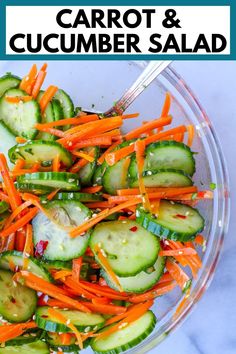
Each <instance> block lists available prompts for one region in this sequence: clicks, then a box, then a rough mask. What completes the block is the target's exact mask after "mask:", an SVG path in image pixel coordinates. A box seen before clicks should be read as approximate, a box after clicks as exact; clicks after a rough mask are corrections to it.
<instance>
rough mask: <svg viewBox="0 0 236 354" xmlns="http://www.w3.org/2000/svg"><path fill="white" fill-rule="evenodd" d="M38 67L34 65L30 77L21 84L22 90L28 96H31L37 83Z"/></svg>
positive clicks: (26, 77) (27, 76) (25, 78)
mask: <svg viewBox="0 0 236 354" xmlns="http://www.w3.org/2000/svg"><path fill="white" fill-rule="evenodd" d="M37 71H38V70H37V66H36V64H33V65H32V67H31V69H30V72H29V74H28V75H26V76H25V77H24V78H23V79H22V80H21V83H20V89H21V90H23V91H25V92H26V93H28V95H31V92H32V87H33V85H34V83H35V79H36V75H37Z"/></svg>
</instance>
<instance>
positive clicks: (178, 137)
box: [173, 133, 184, 143]
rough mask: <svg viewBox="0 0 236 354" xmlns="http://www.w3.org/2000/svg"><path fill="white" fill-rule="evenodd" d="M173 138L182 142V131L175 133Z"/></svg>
mask: <svg viewBox="0 0 236 354" xmlns="http://www.w3.org/2000/svg"><path fill="white" fill-rule="evenodd" d="M173 140H175V141H178V142H181V143H182V142H183V140H184V133H179V134H175V135H174V136H173Z"/></svg>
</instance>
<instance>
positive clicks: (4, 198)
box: [0, 191, 9, 203]
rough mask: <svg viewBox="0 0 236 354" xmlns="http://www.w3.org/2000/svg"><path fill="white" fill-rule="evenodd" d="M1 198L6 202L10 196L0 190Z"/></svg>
mask: <svg viewBox="0 0 236 354" xmlns="http://www.w3.org/2000/svg"><path fill="white" fill-rule="evenodd" d="M0 200H4V202H7V203H9V197H8V196H7V195H6V194H5V193H4V192H2V191H0Z"/></svg>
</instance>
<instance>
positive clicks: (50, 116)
mask: <svg viewBox="0 0 236 354" xmlns="http://www.w3.org/2000/svg"><path fill="white" fill-rule="evenodd" d="M43 94H44V91H40V92H39V94H38V97H37V101H38V102H39V101H40V99H41V97H42V96H43ZM54 120H55V118H54V111H53V107H52V103H51V102H49V103H48V105H47V107H46V109H45V111H44V113H43V114H42V123H50V122H53V121H54ZM55 138H56V137H55V135H52V134H49V133H45V132H39V133H38V135H37V139H41V140H45V141H46V140H49V141H51V140H55Z"/></svg>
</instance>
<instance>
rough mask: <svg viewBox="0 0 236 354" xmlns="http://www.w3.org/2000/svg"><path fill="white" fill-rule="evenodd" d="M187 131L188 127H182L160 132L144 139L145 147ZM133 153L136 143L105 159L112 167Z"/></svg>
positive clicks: (110, 154) (112, 153)
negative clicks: (171, 135)
mask: <svg viewBox="0 0 236 354" xmlns="http://www.w3.org/2000/svg"><path fill="white" fill-rule="evenodd" d="M185 131H186V127H185V126H184V125H180V126H178V127H176V128H172V129H169V130H166V131H164V132H160V133H157V134H154V135H151V136H148V137H147V138H145V139H144V142H145V145H146V146H147V145H149V144H151V143H154V142H155V141H158V140H160V139H161V138H165V137H166V136H168V135H170V134H177V133H181V132H185ZM133 152H134V143H133V144H131V145H129V146H125V147H124V148H122V149H119V150H116V151H114V152H111V153H109V154H107V155H106V157H105V160H106V162H107V163H108V165H110V166H112V165H114V164H115V163H116V162H118V161H120V160H121V159H123V158H124V157H126V156H128V155H130V154H132V153H133Z"/></svg>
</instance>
